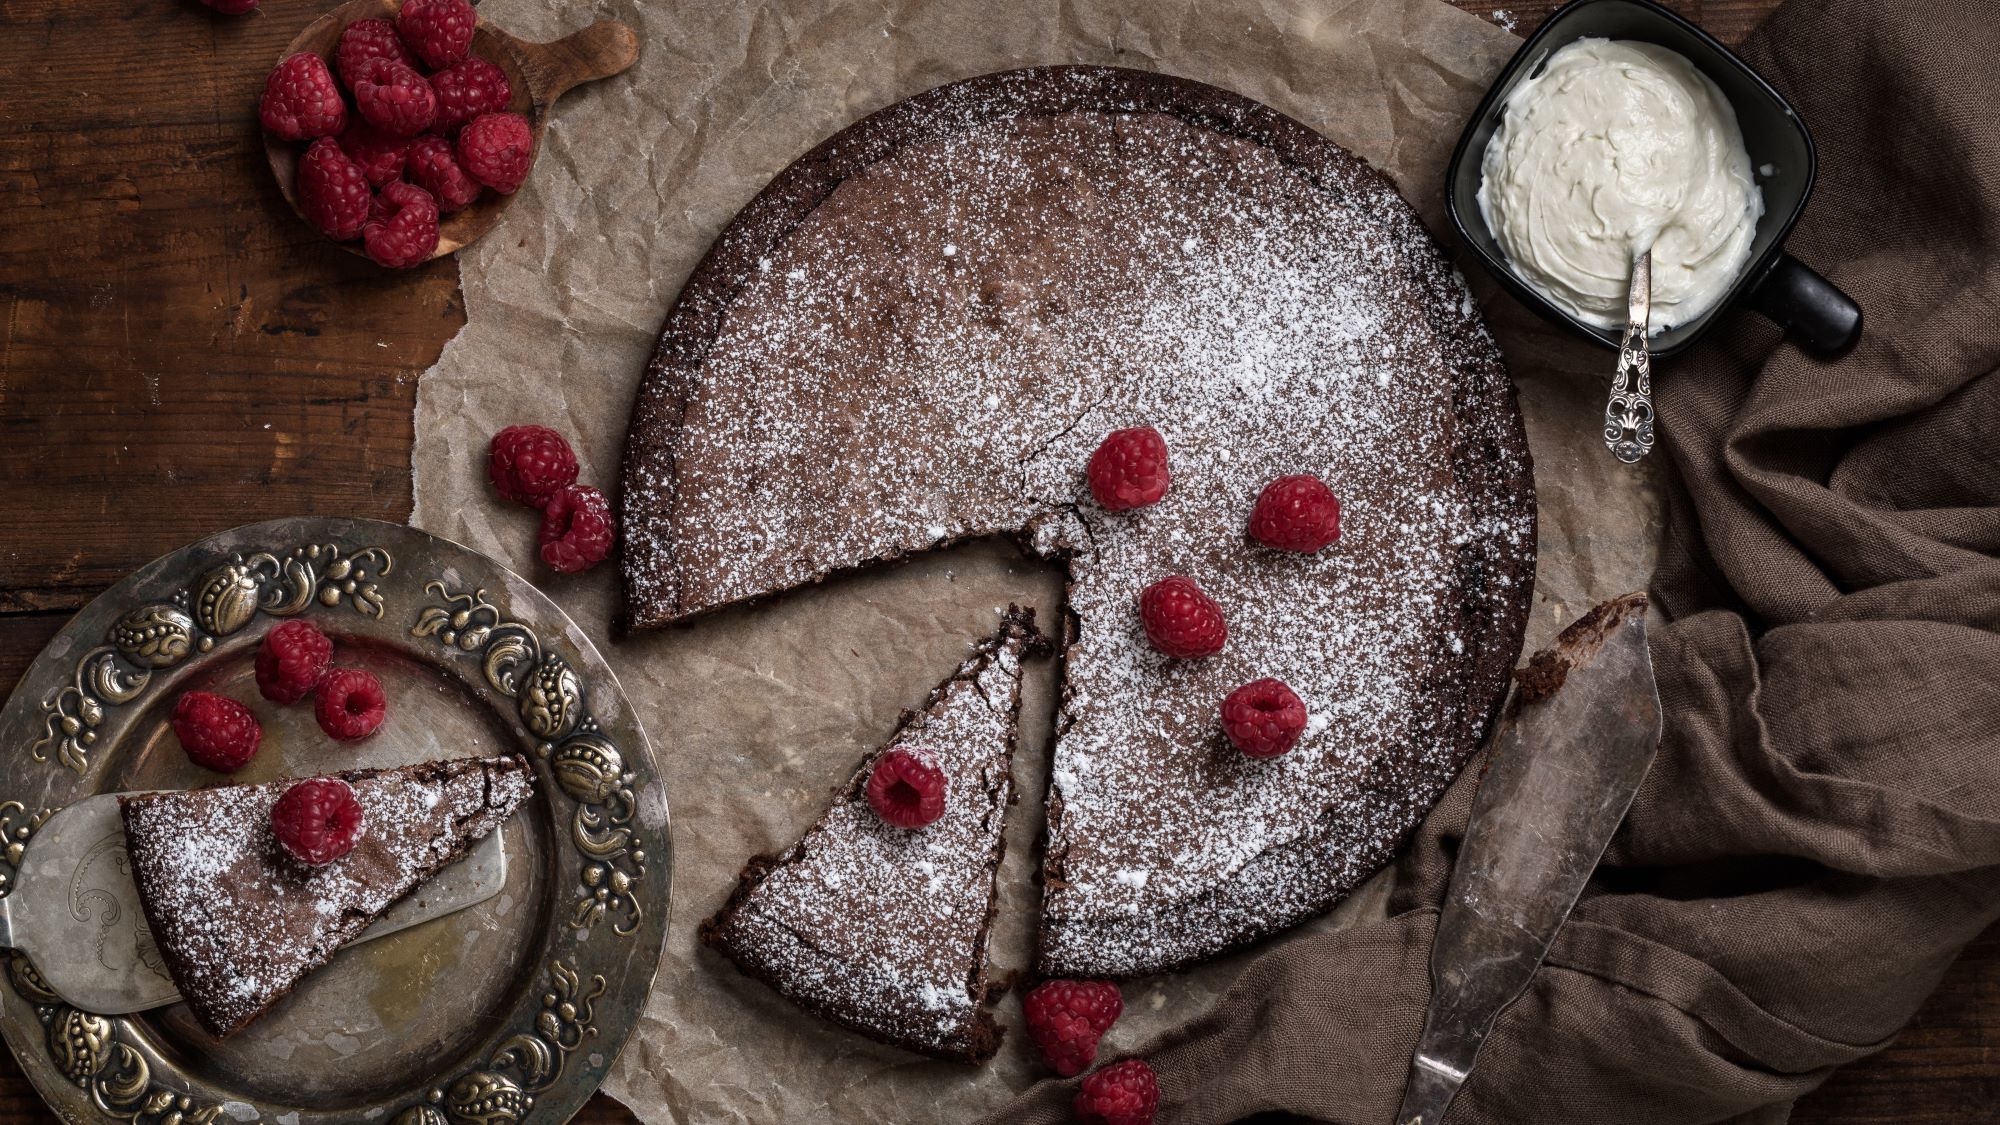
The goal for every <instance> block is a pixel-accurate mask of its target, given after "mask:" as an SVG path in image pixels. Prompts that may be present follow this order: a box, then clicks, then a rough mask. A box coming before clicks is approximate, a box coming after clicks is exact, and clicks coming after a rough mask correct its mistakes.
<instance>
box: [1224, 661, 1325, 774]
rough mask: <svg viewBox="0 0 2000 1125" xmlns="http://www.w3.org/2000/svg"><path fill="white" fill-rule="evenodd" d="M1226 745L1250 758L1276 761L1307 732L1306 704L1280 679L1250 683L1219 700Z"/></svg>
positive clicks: (1265, 679) (1267, 678)
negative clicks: (1227, 739) (1226, 739)
mask: <svg viewBox="0 0 2000 1125" xmlns="http://www.w3.org/2000/svg"><path fill="white" fill-rule="evenodd" d="M1222 730H1223V733H1225V734H1227V735H1228V736H1229V744H1230V745H1231V746H1234V747H1236V748H1237V749H1238V750H1241V751H1243V753H1245V754H1247V755H1249V756H1250V757H1252V758H1275V757H1277V756H1278V755H1280V754H1283V753H1284V752H1285V751H1287V750H1290V749H1291V748H1292V746H1293V744H1294V743H1296V742H1298V740H1299V736H1300V735H1301V734H1304V733H1305V730H1306V705H1305V703H1304V702H1303V701H1301V700H1300V699H1299V696H1298V693H1297V692H1295V691H1293V690H1292V689H1291V688H1290V687H1289V686H1288V685H1286V683H1285V681H1283V680H1274V679H1270V678H1269V677H1266V678H1264V679H1261V680H1252V681H1250V682H1249V683H1247V684H1244V685H1243V686H1242V687H1240V688H1237V689H1236V690H1235V691H1232V692H1230V693H1229V697H1228V698H1227V699H1224V700H1223V701H1222Z"/></svg>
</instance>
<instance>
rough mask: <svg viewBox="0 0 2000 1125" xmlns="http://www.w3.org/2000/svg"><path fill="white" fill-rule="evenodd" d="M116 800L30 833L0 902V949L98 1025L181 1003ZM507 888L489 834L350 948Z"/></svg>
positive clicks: (99, 800) (82, 808)
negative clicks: (146, 908) (144, 905)
mask: <svg viewBox="0 0 2000 1125" xmlns="http://www.w3.org/2000/svg"><path fill="white" fill-rule="evenodd" d="M118 797H119V795H118V794H116V793H100V794H98V795H96V796H94V797H86V798H84V799H83V800H81V801H78V802H76V803H75V804H73V805H69V806H67V807H65V808H63V809H62V810H61V811H59V812H57V813H55V814H54V815H53V816H51V817H49V819H48V821H47V822H46V823H44V824H42V825H41V826H40V827H39V828H37V829H35V832H34V835H33V836H32V837H31V838H29V840H28V846H27V849H26V851H25V852H24V853H23V855H22V858H21V868H20V871H19V872H18V873H17V874H16V875H15V876H14V883H13V887H12V888H11V889H10V890H9V891H8V892H7V894H6V895H5V897H0V949H16V950H20V951H21V952H23V953H26V954H27V955H28V959H29V960H30V961H31V962H33V963H34V966H35V968H36V969H37V970H38V971H39V972H40V973H41V975H42V979H43V980H44V981H45V982H46V983H47V984H48V986H49V987H50V988H51V989H53V990H55V992H56V994H57V995H59V996H61V997H62V998H63V999H64V1000H67V1001H69V1002H70V1004H71V1005H73V1006H75V1007H77V1008H80V1009H82V1010H84V1011H86V1012H95V1013H97V1014H98V1015H102V1016H118V1015H125V1014H127V1013H129V1012H143V1011H145V1010H146V1009H148V1008H157V1007H159V1006H161V1005H163V1004H171V1003H173V1002H174V1001H176V1000H179V999H180V993H179V992H178V991H176V990H175V988H174V982H173V979H172V978H170V977H169V976H168V975H167V968H166V964H165V962H163V961H162V960H161V959H160V954H159V951H158V949H156V948H155V947H154V945H153V935H152V932H151V931H150V930H149V929H147V927H146V915H145V913H144V912H143V911H141V910H140V909H139V888H138V887H137V886H136V885H135V884H134V883H133V882H132V871H131V860H130V859H129V858H128V857H127V856H126V854H125V825H124V820H123V818H122V817H121V816H120V814H119V811H118ZM506 885H507V853H506V852H505V851H504V850H503V849H502V847H501V843H500V833H498V832H493V833H489V834H488V835H487V836H486V838H485V839H483V840H481V841H479V843H477V844H475V845H473V847H472V848H471V849H470V850H468V851H467V852H466V854H465V855H464V856H463V857H461V858H460V859H459V860H458V861H457V862H455V863H453V864H452V865H451V866H449V867H447V868H445V869H444V870H443V871H440V872H438V873H437V875H436V876H435V877H434V878H432V879H431V880H430V881H429V882H427V883H425V884H423V885H422V886H420V887H418V888H417V889H416V890H415V891H412V892H411V893H410V894H409V895H408V896H406V897H404V898H403V899H402V900H401V901H399V902H397V903H396V904H395V905H394V906H391V907H390V908H389V909H388V911H386V912H385V913H384V914H383V915H382V917H380V918H377V919H376V920H375V923H374V924H373V925H371V926H369V927H368V928H367V929H366V930H363V931H362V932H361V934H360V935H359V936H358V937H356V938H355V939H354V943H355V944H359V943H360V942H364V941H371V940H373V939H375V938H378V937H382V936H384V935H387V934H393V933H395V932H396V931H398V930H404V929H408V928H409V927H411V926H414V925H416V924H417V923H419V922H426V921H429V920H430V919H432V918H437V917H441V916H443V915H446V914H450V913H452V912H453V911H456V910H463V909H465V908H466V907H468V906H474V905H477V904H479V903H482V902H485V901H486V900H487V899H490V898H492V897H493V896H494V895H497V894H499V893H500V890H501V888H503V887H505V886H506Z"/></svg>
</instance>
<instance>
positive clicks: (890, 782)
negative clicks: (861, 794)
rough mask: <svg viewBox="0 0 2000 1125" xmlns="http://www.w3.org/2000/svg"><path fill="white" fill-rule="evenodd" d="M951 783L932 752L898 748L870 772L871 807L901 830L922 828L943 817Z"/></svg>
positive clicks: (884, 756) (885, 756)
mask: <svg viewBox="0 0 2000 1125" xmlns="http://www.w3.org/2000/svg"><path fill="white" fill-rule="evenodd" d="M949 780H950V779H949V778H947V777H945V775H944V771H943V770H941V769H939V768H938V766H937V762H936V761H935V760H933V759H932V758H931V754H930V751H928V750H913V749H906V748H904V747H901V746H898V747H896V748H895V749H893V750H888V751H884V752H883V754H882V756H881V757H880V758H877V759H875V768H874V769H873V770H870V771H869V773H868V807H869V808H872V809H874V810H875V815H876V816H879V817H881V818H882V819H883V820H885V821H887V822H889V823H890V824H893V825H895V826H896V827H898V828H922V827H923V826H924V825H926V824H929V823H930V822H931V821H934V820H936V819H937V818H938V817H941V816H943V815H944V791H945V788H946V786H947V784H948V783H949Z"/></svg>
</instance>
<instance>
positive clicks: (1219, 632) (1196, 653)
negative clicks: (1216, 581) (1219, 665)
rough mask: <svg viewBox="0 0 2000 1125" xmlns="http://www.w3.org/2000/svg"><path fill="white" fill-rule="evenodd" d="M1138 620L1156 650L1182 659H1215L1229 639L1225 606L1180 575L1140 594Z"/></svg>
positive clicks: (1190, 580) (1192, 580) (1150, 587)
mask: <svg viewBox="0 0 2000 1125" xmlns="http://www.w3.org/2000/svg"><path fill="white" fill-rule="evenodd" d="M1139 621H1140V623H1141V624H1143V625H1144V626H1145V627H1146V639H1147V640H1149V641H1151V642H1153V647H1154V648H1156V649H1159V650H1160V651H1161V652H1164V653H1166V654H1167V655H1168V656H1175V657H1179V658H1180V659H1182V660H1193V659H1195V658H1197V657H1202V656H1214V655H1215V654H1216V653H1218V652H1221V651H1222V645H1223V642H1225V641H1227V640H1228V639H1229V625H1228V623H1227V622H1225V621H1223V620H1222V607H1221V606H1219V605H1216V604H1215V599H1214V598H1211V597H1209V596H1208V595H1207V594H1204V593H1202V592H1201V587H1200V586H1197V585H1195V582H1194V579H1192V578H1183V577H1181V576H1180V575H1178V574H1177V575H1174V576H1173V577H1171V578H1162V579H1160V580H1159V581H1158V582H1155V583H1153V584H1152V585H1151V586H1148V587H1146V588H1145V589H1144V590H1141V591H1139Z"/></svg>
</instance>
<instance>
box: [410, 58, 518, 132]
mask: <svg viewBox="0 0 2000 1125" xmlns="http://www.w3.org/2000/svg"><path fill="white" fill-rule="evenodd" d="M431 89H433V90H436V91H437V96H438V112H437V120H435V121H433V122H431V129H432V130H433V131H435V132H439V133H449V132H450V131H452V130H453V129H456V128H458V127H459V126H460V125H463V124H465V123H466V122H468V121H470V120H472V119H473V118H475V117H478V116H479V115H480V114H482V113H500V112H502V111H503V110H505V109H506V108H507V103H509V102H511V101H513V100H514V90H513V87H511V86H509V85H508V84H507V72H506V71H504V70H501V69H500V68H499V67H497V66H494V65H493V64H492V63H490V62H487V61H486V60H485V59H482V58H480V57H479V56H478V55H474V56H472V57H471V58H469V59H466V60H465V61H464V62H462V63H459V64H458V65H457V66H454V67H452V68H450V69H448V70H440V71H438V72H437V73H436V74H433V75H431Z"/></svg>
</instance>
